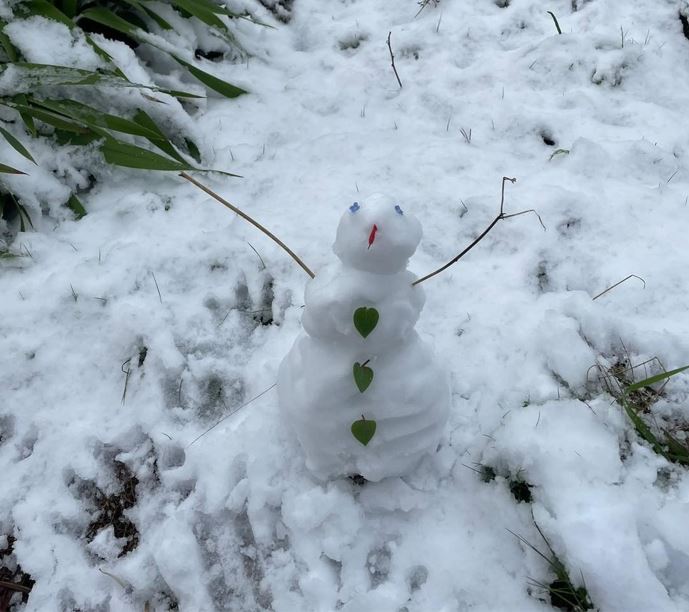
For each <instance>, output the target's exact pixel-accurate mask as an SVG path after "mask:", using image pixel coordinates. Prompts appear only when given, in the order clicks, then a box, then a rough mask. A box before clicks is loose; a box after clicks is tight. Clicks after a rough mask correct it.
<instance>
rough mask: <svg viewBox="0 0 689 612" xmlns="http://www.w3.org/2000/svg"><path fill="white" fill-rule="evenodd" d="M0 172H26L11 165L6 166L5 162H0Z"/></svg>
mask: <svg viewBox="0 0 689 612" xmlns="http://www.w3.org/2000/svg"><path fill="white" fill-rule="evenodd" d="M0 172H2V173H3V174H24V175H25V174H26V172H22V171H21V170H17V169H16V168H13V167H12V166H8V165H7V164H1V163H0Z"/></svg>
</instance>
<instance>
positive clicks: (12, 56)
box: [0, 19, 18, 62]
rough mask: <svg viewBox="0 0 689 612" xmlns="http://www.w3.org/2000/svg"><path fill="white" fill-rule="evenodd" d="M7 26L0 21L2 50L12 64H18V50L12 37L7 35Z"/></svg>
mask: <svg viewBox="0 0 689 612" xmlns="http://www.w3.org/2000/svg"><path fill="white" fill-rule="evenodd" d="M6 25H7V23H6V22H5V21H3V20H2V19H0V45H2V48H3V49H4V50H5V53H6V54H7V57H8V58H9V60H10V61H11V62H16V61H17V59H18V56H17V50H16V49H15V48H14V45H13V44H12V41H11V40H10V37H9V36H7V34H5V31H4V30H5V26H6Z"/></svg>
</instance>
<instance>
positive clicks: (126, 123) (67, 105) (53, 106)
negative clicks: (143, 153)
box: [33, 100, 165, 139]
mask: <svg viewBox="0 0 689 612" xmlns="http://www.w3.org/2000/svg"><path fill="white" fill-rule="evenodd" d="M33 104H35V105H36V106H39V107H43V108H46V109H47V110H50V111H53V112H55V113H59V114H61V115H64V116H65V117H67V118H69V119H72V120H73V121H77V122H79V123H84V124H86V125H87V126H89V127H91V128H107V129H109V130H113V131H115V132H122V133H124V134H130V135H132V136H142V137H143V138H148V139H151V138H153V139H160V138H162V139H165V136H164V135H163V134H162V133H160V131H154V130H151V129H149V128H147V127H144V126H142V125H140V124H139V123H138V122H135V121H132V120H130V119H126V118H124V117H118V116H117V115H110V114H108V113H102V112H101V111H99V110H98V109H96V108H93V107H91V106H88V105H87V104H83V103H82V102H76V101H74V100H40V101H39V100H33ZM141 112H143V111H141ZM154 127H156V129H157V126H155V124H154Z"/></svg>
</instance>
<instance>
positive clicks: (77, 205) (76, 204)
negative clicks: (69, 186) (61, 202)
mask: <svg viewBox="0 0 689 612" xmlns="http://www.w3.org/2000/svg"><path fill="white" fill-rule="evenodd" d="M67 208H69V209H70V210H71V211H72V212H73V213H74V216H75V218H76V220H77V221H78V220H79V219H81V218H82V217H84V216H85V215H86V209H85V208H84V205H83V204H82V203H81V201H80V200H79V198H77V196H75V195H74V194H72V195H71V196H69V200H67Z"/></svg>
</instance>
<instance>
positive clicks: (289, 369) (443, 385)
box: [278, 195, 450, 481]
mask: <svg viewBox="0 0 689 612" xmlns="http://www.w3.org/2000/svg"><path fill="white" fill-rule="evenodd" d="M420 240H421V224H420V223H419V221H418V220H417V219H416V218H415V217H414V216H412V215H410V214H408V212H406V211H403V210H402V208H401V207H400V206H399V205H398V204H396V202H395V201H394V200H392V199H390V198H388V197H386V196H383V195H373V196H371V197H369V198H367V199H366V200H365V201H359V202H355V203H354V204H353V205H352V206H350V207H349V209H348V210H347V211H346V212H345V213H344V215H343V216H342V218H341V220H340V224H339V226H338V228H337V237H336V239H335V244H334V246H333V250H334V252H335V254H336V255H337V257H338V259H339V262H337V263H334V264H332V265H330V266H328V267H326V268H325V269H323V270H321V271H320V272H319V273H318V275H317V276H316V277H315V278H314V279H313V280H311V281H310V282H309V283H308V285H307V287H306V292H305V303H306V306H305V308H304V312H303V316H302V326H303V332H302V333H301V334H300V335H299V336H298V337H297V339H296V341H295V343H294V345H293V347H292V348H291V350H290V351H289V353H288V354H287V355H286V356H285V358H284V359H283V361H282V363H281V365H280V369H279V373H278V398H279V405H280V408H281V411H282V412H283V414H284V415H285V416H286V418H287V421H288V422H289V423H290V424H291V426H292V428H293V429H294V431H295V433H296V435H297V438H298V439H299V442H300V443H301V446H302V447H303V449H304V452H305V455H306V465H307V467H308V469H309V470H310V471H311V472H313V473H314V475H316V476H317V477H319V478H322V479H328V478H335V477H340V476H353V475H361V476H363V477H364V478H365V479H366V480H370V481H379V480H381V479H383V478H386V477H390V476H401V475H404V474H407V473H409V472H410V471H411V470H413V469H414V467H415V466H416V465H417V464H418V463H419V461H420V460H421V459H422V458H423V457H424V455H427V454H429V453H433V452H434V451H435V450H436V448H437V445H438V442H439V440H440V437H441V435H442V431H443V428H444V426H445V423H446V421H447V417H448V412H449V396H450V394H449V388H448V383H447V379H446V376H445V373H444V372H443V370H442V369H441V368H440V367H438V365H437V364H436V363H435V360H434V356H433V353H432V351H431V349H430V347H429V346H428V345H427V344H426V343H424V342H423V341H422V340H421V338H420V337H419V335H418V334H417V332H416V331H415V329H414V326H415V324H416V321H417V320H418V318H419V315H420V313H421V309H422V308H423V305H424V301H425V296H424V293H423V290H422V289H421V287H420V286H412V283H413V282H414V280H416V276H415V275H414V274H412V273H411V272H410V271H409V270H407V264H408V261H409V258H410V257H411V255H412V254H413V253H414V251H415V250H416V247H417V246H418V244H419V241H420Z"/></svg>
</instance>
